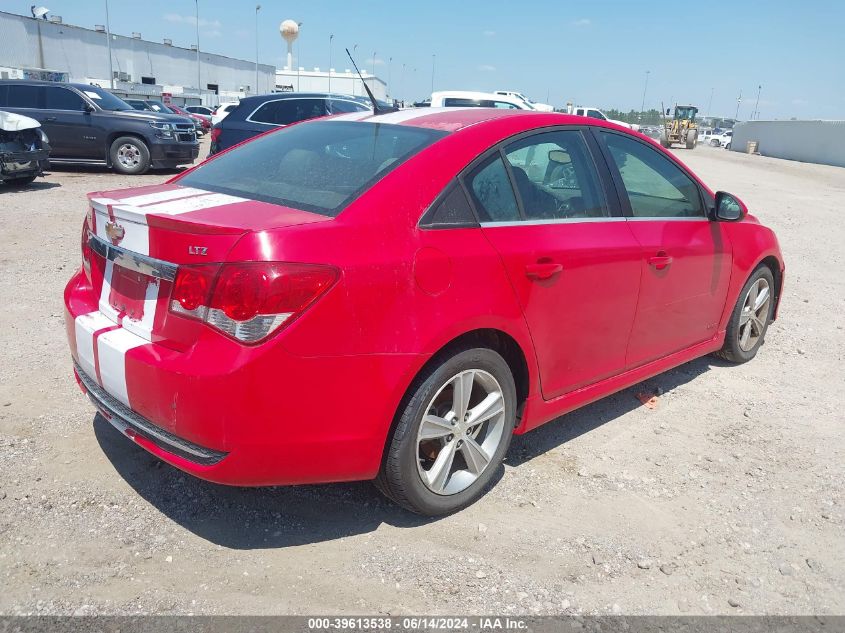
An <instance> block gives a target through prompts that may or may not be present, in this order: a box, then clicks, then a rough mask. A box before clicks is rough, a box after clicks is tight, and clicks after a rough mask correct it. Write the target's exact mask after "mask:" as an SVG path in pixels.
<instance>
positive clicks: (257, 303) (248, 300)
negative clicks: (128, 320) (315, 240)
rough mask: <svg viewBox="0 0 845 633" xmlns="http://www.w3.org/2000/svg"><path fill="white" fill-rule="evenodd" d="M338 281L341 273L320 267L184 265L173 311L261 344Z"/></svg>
mask: <svg viewBox="0 0 845 633" xmlns="http://www.w3.org/2000/svg"><path fill="white" fill-rule="evenodd" d="M337 278H338V271H337V269H336V268H334V267H332V266H324V265H320V264H294V263H287V262H254V263H253V262H250V263H237V264H220V265H210V266H180V267H179V270H178V272H177V274H176V280H175V281H174V283H173V291H172V292H171V295H170V311H171V312H173V313H175V314H179V315H182V316H186V317H190V318H194V319H197V320H200V321H203V322H205V323H207V324H208V325H210V326H211V327H213V328H216V329H218V330H220V331H221V332H223V333H224V334H226V335H228V336H231V337H232V338H234V339H237V340H238V341H241V342H243V343H258V342H260V341H262V340H264V339H266V338H267V337H268V336H270V335H271V334H272V333H273V332H276V331H277V330H279V329H280V328H281V327H282V326H283V325H287V324H288V323H290V322H292V321H293V320H294V319H296V318H297V317H298V316H299V315H300V314H302V312H304V311H305V310H306V309H307V308H308V306H310V305H311V304H312V303H314V301H316V300H317V299H318V298H319V297H320V296H321V295H322V294H323V293H325V292H326V291H327V290H328V289H329V288H331V286H332V285H333V284H334V283H335V281H337Z"/></svg>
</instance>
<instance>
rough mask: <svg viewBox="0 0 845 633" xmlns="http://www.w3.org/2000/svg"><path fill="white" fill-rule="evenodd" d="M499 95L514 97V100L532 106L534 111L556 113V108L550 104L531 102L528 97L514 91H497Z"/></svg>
mask: <svg viewBox="0 0 845 633" xmlns="http://www.w3.org/2000/svg"><path fill="white" fill-rule="evenodd" d="M496 94H497V95H504V96H506V97H513V98H514V99H519V100H520V101H524V102H525V103H527V104H528V105H529V106H531V109H532V110H537V111H539V112H554V111H555V109H554V106H552V105H549V104H548V103H538V102H536V101H531V99H529V98H528V97H526V96H525V95H524V94H522V93H521V92H514V91H512V90H497V91H496Z"/></svg>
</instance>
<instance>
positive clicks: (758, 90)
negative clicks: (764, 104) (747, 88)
mask: <svg viewBox="0 0 845 633" xmlns="http://www.w3.org/2000/svg"><path fill="white" fill-rule="evenodd" d="M762 89H763V86H761V85H758V86H757V101H755V102H754V114H756V115H757V118H758V119H759V118H760V111H759V110H758V109H757V106H759V105H760V91H761V90H762ZM751 118H752V119H753V118H754V115H752V116H751Z"/></svg>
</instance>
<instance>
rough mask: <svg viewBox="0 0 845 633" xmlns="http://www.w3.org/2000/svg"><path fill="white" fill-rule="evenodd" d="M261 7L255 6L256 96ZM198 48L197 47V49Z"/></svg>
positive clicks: (256, 91) (256, 92) (256, 88)
mask: <svg viewBox="0 0 845 633" xmlns="http://www.w3.org/2000/svg"><path fill="white" fill-rule="evenodd" d="M259 11H261V5H260V4H256V5H255V94H258V12H259ZM197 48H199V46H198V47H197Z"/></svg>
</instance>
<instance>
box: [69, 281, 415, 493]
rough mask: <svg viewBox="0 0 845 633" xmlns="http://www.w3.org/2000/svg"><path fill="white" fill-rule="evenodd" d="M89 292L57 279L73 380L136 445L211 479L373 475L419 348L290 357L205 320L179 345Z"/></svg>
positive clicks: (291, 480)
mask: <svg viewBox="0 0 845 633" xmlns="http://www.w3.org/2000/svg"><path fill="white" fill-rule="evenodd" d="M97 300H98V297H95V296H94V293H93V290H92V288H91V286H90V285H88V282H87V280H86V278H85V276H84V275H83V274H81V273H77V274H76V275H75V276H74V277H73V278H72V279H71V280H70V282H69V283H68V286H67V288H66V289H65V308H66V313H65V318H66V327H67V334H68V341H69V344H70V348H71V353H72V355H73V359H74V361H75V363H76V365H77V366H78V367H79V369H78V370H77V374H78V376H77V379H78V381H79V382H80V386H81V387H82V388H83V389H84V390H85V391H86V392H87V393H88V394H89V396H90V397H91V399H92V400H93V401H94V403H95V405H96V406H97V408H98V409H99V410H100V411H101V412H102V413H103V414H104V415H105V416H106V417H107V418H109V419H110V421H111V422H112V423H113V425H114V426H116V427H117V428H119V429H120V430H121V431H123V432H124V434H125V435H127V436H128V437H129V438H131V439H132V440H133V441H135V442H136V443H137V444H139V445H140V446H142V447H143V448H144V449H146V450H147V451H149V452H150V453H153V454H154V455H156V456H157V457H159V458H160V459H162V460H163V461H166V462H168V463H170V464H172V465H174V466H176V467H178V468H180V469H182V470H184V471H186V472H188V473H191V474H193V475H195V476H197V477H200V478H202V479H206V480H209V481H214V482H217V483H223V484H230V485H240V486H255V485H284V484H301V483H321V482H333V481H353V480H365V479H372V478H373V477H375V475H376V474H377V472H378V469H379V467H380V464H381V457H382V451H383V448H384V445H385V441H386V438H387V435H388V433H389V430H390V426H391V422H392V420H393V417H394V413H395V411H396V408H397V407H398V405H399V402H400V400H401V398H402V396H403V395H404V390H405V388H406V387H407V385H408V384H409V382H410V379H411V376H413V375H414V374H415V373H416V371H417V370H418V369H419V367H420V366H422V364H423V363H424V362H425V360H426V358H427V357H426V356H419V355H404V354H383V355H359V356H335V357H300V356H296V355H293V354H290V353H289V352H287V351H286V350H285V349H284V347H283V345H282V342H281V341H282V337H276V338H271V339H270V340H269V341H268V342H267V343H266V344H264V345H259V346H256V347H244V346H242V345H240V344H238V343H236V342H234V341H231V340H229V339H227V338H226V337H224V336H222V335H218V334H217V333H215V332H214V331H213V330H211V329H210V328H203V330H204V331H203V334H202V335H201V336H200V338H199V339H198V340H197V341H196V343H195V344H194V345H193V346H192V347H191V348H190V349H188V350H186V351H181V352H180V351H176V350H173V349H170V348H168V347H166V346H164V345H162V344H159V343H151V342H149V341H145V340H143V339H140V338H139V337H137V336H135V335H134V334H132V333H130V332H128V331H126V330H124V329H123V328H121V327H119V326H116V325H115V324H114V323H111V322H108V321H107V320H105V318H104V317H103V315H102V314H100V313H99V312H98V311H97ZM295 326H296V324H294V325H293V326H291V327H295ZM206 330H207V331H206Z"/></svg>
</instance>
